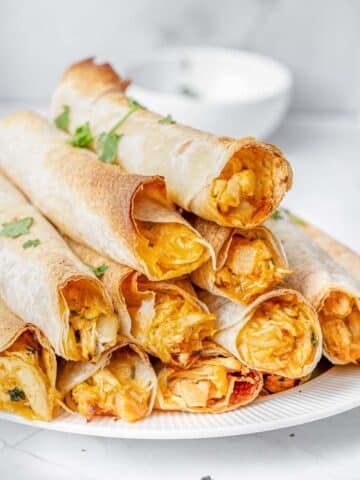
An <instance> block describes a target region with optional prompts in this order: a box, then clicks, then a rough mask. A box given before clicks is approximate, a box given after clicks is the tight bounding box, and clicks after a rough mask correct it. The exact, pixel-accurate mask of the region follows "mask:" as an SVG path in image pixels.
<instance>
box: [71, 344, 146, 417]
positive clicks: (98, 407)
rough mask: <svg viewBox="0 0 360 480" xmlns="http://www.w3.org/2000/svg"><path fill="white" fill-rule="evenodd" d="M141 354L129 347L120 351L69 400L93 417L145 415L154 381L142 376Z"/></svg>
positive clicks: (72, 393) (80, 386) (82, 384)
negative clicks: (140, 368)
mask: <svg viewBox="0 0 360 480" xmlns="http://www.w3.org/2000/svg"><path fill="white" fill-rule="evenodd" d="M139 361H141V360H140V359H139V357H138V355H137V354H136V353H135V352H133V351H132V350H130V349H129V348H127V347H125V348H123V349H121V350H119V351H116V352H115V353H114V354H113V355H112V358H111V360H110V363H109V364H108V365H107V366H106V367H104V368H102V369H100V370H98V371H97V372H96V373H94V375H92V376H91V377H90V378H88V379H87V380H86V381H84V382H82V383H80V384H78V385H76V386H75V387H74V388H73V389H72V390H71V392H70V393H69V394H68V395H67V396H66V399H65V401H66V403H67V404H68V405H69V406H70V407H71V408H74V406H75V409H76V410H77V411H78V412H79V413H80V415H82V416H83V417H85V418H86V419H87V420H91V419H92V418H94V417H95V416H97V415H98V416H111V417H115V418H121V419H122V420H125V421H127V422H136V421H137V420H140V419H141V418H144V417H145V416H146V415H147V413H148V410H149V402H150V396H151V388H152V384H151V382H150V381H148V382H147V381H145V380H144V379H141V378H138V375H137V372H136V371H137V368H139Z"/></svg>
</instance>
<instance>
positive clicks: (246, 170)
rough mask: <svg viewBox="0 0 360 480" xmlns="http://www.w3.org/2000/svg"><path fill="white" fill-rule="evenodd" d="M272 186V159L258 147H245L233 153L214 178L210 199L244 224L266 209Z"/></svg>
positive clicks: (223, 212)
mask: <svg viewBox="0 0 360 480" xmlns="http://www.w3.org/2000/svg"><path fill="white" fill-rule="evenodd" d="M272 188H273V179H272V172H271V170H270V168H269V160H267V158H266V156H264V155H262V156H260V154H259V152H256V150H253V149H245V150H242V151H241V152H240V153H239V154H237V155H234V156H233V157H232V158H231V159H230V160H229V162H228V163H227V164H226V166H225V168H224V169H223V171H222V172H221V174H220V176H219V177H217V178H216V179H215V180H214V181H213V183H212V185H211V197H210V202H211V204H212V205H214V207H215V208H217V210H218V211H219V212H220V213H221V214H222V215H223V216H224V217H226V218H229V219H232V220H233V222H234V223H233V224H234V225H236V224H243V223H247V222H248V221H250V220H253V219H254V218H255V217H256V214H257V213H258V212H259V211H260V210H261V209H262V210H263V209H264V208H265V209H266V208H267V205H266V202H268V199H269V196H271V191H272ZM269 208H270V207H269ZM269 213H270V211H269ZM237 220H238V221H237Z"/></svg>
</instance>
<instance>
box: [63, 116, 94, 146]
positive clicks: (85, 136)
mask: <svg viewBox="0 0 360 480" xmlns="http://www.w3.org/2000/svg"><path fill="white" fill-rule="evenodd" d="M93 140H94V137H93V135H92V133H91V130H90V123H89V122H86V123H84V124H83V125H80V126H79V127H77V129H76V130H75V133H74V135H73V136H72V137H70V138H69V139H68V140H67V143H69V144H70V145H72V146H73V147H80V148H88V147H89V146H90V144H91V143H92V141H93Z"/></svg>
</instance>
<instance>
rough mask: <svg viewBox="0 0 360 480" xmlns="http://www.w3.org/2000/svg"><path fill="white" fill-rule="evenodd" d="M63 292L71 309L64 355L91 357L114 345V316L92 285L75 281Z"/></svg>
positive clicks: (89, 358)
mask: <svg viewBox="0 0 360 480" xmlns="http://www.w3.org/2000/svg"><path fill="white" fill-rule="evenodd" d="M62 294H63V296H64V299H65V302H66V304H67V307H68V309H69V312H70V313H69V331H68V341H67V354H68V355H69V357H70V358H71V359H72V360H76V361H86V360H91V359H93V358H94V357H95V356H96V355H97V354H99V353H100V352H102V351H103V350H105V349H106V348H108V347H111V346H113V345H114V344H115V341H116V334H117V328H118V327H117V319H116V317H115V316H114V315H113V313H112V311H111V310H110V307H109V305H107V304H106V303H105V301H104V299H103V298H102V297H101V296H100V294H99V292H97V291H96V289H95V288H91V287H90V286H89V284H88V282H86V281H83V280H77V281H74V282H69V283H68V284H67V285H66V286H65V287H64V288H63V290H62Z"/></svg>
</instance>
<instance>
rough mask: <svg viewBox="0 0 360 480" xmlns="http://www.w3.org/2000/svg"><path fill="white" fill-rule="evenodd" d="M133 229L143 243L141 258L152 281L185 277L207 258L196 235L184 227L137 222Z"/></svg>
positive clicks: (177, 224)
mask: <svg viewBox="0 0 360 480" xmlns="http://www.w3.org/2000/svg"><path fill="white" fill-rule="evenodd" d="M137 226H138V228H139V231H140V233H141V235H142V236H143V238H144V240H145V242H144V243H143V242H142V243H143V256H144V257H145V258H146V263H147V265H148V267H149V270H150V272H151V274H152V275H153V276H154V277H155V278H161V279H168V278H173V277H179V276H181V275H185V274H187V273H189V272H192V271H193V270H195V269H196V268H198V267H199V266H200V265H201V264H202V263H203V262H204V261H205V260H207V259H208V257H209V254H208V251H207V248H206V247H205V246H204V244H203V243H201V240H200V236H199V235H197V234H196V233H195V232H193V231H192V230H191V229H190V228H189V227H187V226H186V225H182V224H179V223H153V222H142V221H137Z"/></svg>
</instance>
